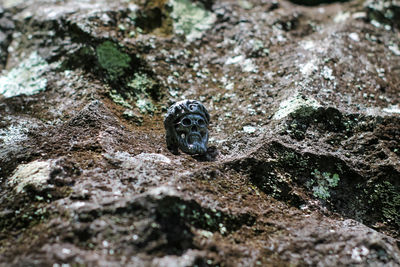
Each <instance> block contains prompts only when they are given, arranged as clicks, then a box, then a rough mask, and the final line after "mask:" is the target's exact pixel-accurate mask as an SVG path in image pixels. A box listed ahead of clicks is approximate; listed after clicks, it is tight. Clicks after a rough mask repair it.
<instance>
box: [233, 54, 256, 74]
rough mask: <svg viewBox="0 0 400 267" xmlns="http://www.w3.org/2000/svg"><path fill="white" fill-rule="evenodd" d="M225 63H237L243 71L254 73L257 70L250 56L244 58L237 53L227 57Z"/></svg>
mask: <svg viewBox="0 0 400 267" xmlns="http://www.w3.org/2000/svg"><path fill="white" fill-rule="evenodd" d="M225 65H239V66H241V68H242V71H244V72H253V73H256V72H257V71H258V68H257V66H256V65H255V64H254V63H253V61H252V60H251V59H250V58H246V57H245V56H244V55H237V56H234V57H231V58H228V59H227V60H226V62H225Z"/></svg>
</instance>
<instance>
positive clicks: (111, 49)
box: [96, 41, 131, 82]
mask: <svg viewBox="0 0 400 267" xmlns="http://www.w3.org/2000/svg"><path fill="white" fill-rule="evenodd" d="M96 55H97V60H98V62H99V65H100V67H101V68H103V69H104V70H105V71H106V74H107V78H108V79H109V80H110V81H111V82H115V81H117V80H118V79H119V78H121V77H123V76H124V75H125V72H126V71H127V70H128V69H129V68H130V63H131V58H130V56H129V55H128V54H126V53H124V52H121V50H120V49H119V47H118V46H117V45H116V44H114V43H112V42H110V41H105V42H104V43H102V44H100V45H98V46H97V47H96Z"/></svg>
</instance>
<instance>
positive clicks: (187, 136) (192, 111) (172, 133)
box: [164, 100, 210, 155]
mask: <svg viewBox="0 0 400 267" xmlns="http://www.w3.org/2000/svg"><path fill="white" fill-rule="evenodd" d="M209 123H210V115H209V114H208V112H207V110H206V108H205V107H204V106H203V104H201V103H200V102H199V101H197V100H183V101H179V102H177V103H175V104H173V105H172V106H171V107H169V109H168V111H167V114H166V116H165V119H164V127H165V130H166V139H167V147H168V149H169V150H170V151H171V152H172V153H174V154H178V148H179V149H180V150H182V152H185V153H187V154H190V155H196V154H198V155H201V154H205V153H206V152H207V142H208V128H207V126H208V124H209Z"/></svg>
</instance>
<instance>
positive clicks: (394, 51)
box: [388, 44, 400, 56]
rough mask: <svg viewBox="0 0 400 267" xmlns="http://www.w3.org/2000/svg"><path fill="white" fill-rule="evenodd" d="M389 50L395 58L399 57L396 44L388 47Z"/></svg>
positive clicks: (399, 51)
mask: <svg viewBox="0 0 400 267" xmlns="http://www.w3.org/2000/svg"><path fill="white" fill-rule="evenodd" d="M388 48H389V50H390V51H392V52H393V54H395V55H396V56H400V49H399V46H398V45H396V44H391V45H389V46H388Z"/></svg>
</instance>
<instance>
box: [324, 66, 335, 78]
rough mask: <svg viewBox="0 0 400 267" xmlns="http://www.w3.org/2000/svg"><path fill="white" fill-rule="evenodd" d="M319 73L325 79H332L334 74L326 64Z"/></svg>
mask: <svg viewBox="0 0 400 267" xmlns="http://www.w3.org/2000/svg"><path fill="white" fill-rule="evenodd" d="M321 75H322V77H324V79H325V80H330V81H333V80H334V79H335V76H333V70H332V69H331V68H329V67H328V66H324V68H323V69H322V71H321Z"/></svg>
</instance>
